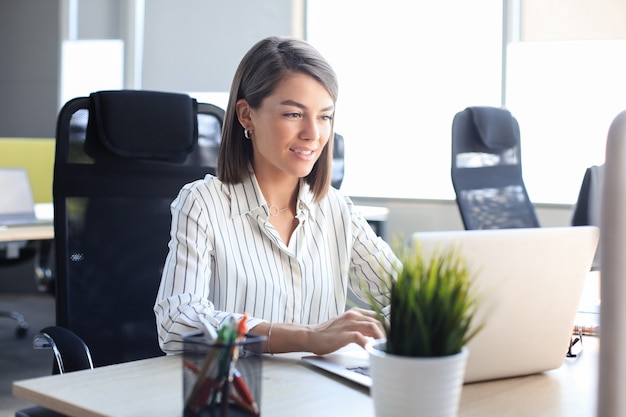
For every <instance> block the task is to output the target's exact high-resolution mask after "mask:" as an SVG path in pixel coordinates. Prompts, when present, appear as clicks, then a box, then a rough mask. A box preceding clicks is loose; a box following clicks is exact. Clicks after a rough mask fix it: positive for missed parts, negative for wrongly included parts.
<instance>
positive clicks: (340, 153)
mask: <svg viewBox="0 0 626 417" xmlns="http://www.w3.org/2000/svg"><path fill="white" fill-rule="evenodd" d="M344 155H345V144H344V141H343V136H341V135H340V134H338V133H335V137H334V144H333V174H332V179H331V184H332V186H333V187H335V188H336V189H339V188H341V183H342V182H343V176H344V171H345V162H344Z"/></svg>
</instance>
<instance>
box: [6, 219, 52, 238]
mask: <svg viewBox="0 0 626 417" xmlns="http://www.w3.org/2000/svg"><path fill="white" fill-rule="evenodd" d="M52 239H54V228H53V226H52V221H50V223H49V224H48V223H45V224H40V225H39V224H38V225H29V226H11V227H5V226H0V242H19V241H24V240H52Z"/></svg>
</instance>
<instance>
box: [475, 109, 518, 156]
mask: <svg viewBox="0 0 626 417" xmlns="http://www.w3.org/2000/svg"><path fill="white" fill-rule="evenodd" d="M466 110H468V111H469V112H470V113H471V115H472V120H473V121H474V126H476V131H477V132H478V135H479V136H480V139H481V140H482V142H483V143H484V144H485V146H487V147H488V148H491V149H496V150H502V149H508V148H512V147H513V146H515V145H516V144H518V143H519V141H520V133H519V125H518V124H517V122H516V121H515V118H514V117H513V115H511V112H509V111H508V110H506V109H500V108H497V107H468V108H467V109H466Z"/></svg>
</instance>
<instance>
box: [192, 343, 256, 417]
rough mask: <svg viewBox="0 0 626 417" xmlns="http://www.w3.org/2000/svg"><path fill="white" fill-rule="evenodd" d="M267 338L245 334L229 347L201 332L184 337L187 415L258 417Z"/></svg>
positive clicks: (203, 416)
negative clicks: (264, 342)
mask: <svg viewBox="0 0 626 417" xmlns="http://www.w3.org/2000/svg"><path fill="white" fill-rule="evenodd" d="M265 339H267V338H266V337H265V336H253V335H246V337H244V338H243V339H242V340H241V341H238V342H234V343H231V344H227V343H222V342H219V341H216V340H210V339H207V338H206V337H205V336H203V335H202V334H201V333H194V334H190V335H186V336H184V337H183V344H184V352H183V400H184V416H185V417H227V416H228V417H239V416H242V417H244V416H245V417H249V416H259V415H260V414H261V413H260V404H261V370H262V367H261V365H262V355H261V354H262V344H263V341H264V340H265Z"/></svg>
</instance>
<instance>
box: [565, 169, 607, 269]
mask: <svg viewBox="0 0 626 417" xmlns="http://www.w3.org/2000/svg"><path fill="white" fill-rule="evenodd" d="M603 186H604V165H593V166H590V167H588V168H587V169H586V170H585V175H584V176H583V181H582V183H581V185H580V190H579V192H578V198H577V199H576V203H575V204H574V210H573V213H572V219H571V224H572V226H587V225H591V226H598V227H600V222H601V220H600V218H601V211H602V209H601V202H602V188H603ZM601 243H602V242H601V241H600V242H598V247H597V249H596V254H595V257H594V262H593V269H598V268H600V262H601V257H602V256H601V253H602V249H601Z"/></svg>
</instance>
